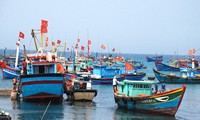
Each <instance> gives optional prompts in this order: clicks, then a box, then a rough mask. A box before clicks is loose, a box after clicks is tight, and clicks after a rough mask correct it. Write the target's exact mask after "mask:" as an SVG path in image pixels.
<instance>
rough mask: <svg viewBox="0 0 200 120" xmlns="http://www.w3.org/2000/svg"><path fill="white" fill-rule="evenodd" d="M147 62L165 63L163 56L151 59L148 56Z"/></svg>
mask: <svg viewBox="0 0 200 120" xmlns="http://www.w3.org/2000/svg"><path fill="white" fill-rule="evenodd" d="M146 59H147V62H155V61H160V62H162V61H163V56H154V57H149V56H146Z"/></svg>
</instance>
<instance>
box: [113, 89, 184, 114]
mask: <svg viewBox="0 0 200 120" xmlns="http://www.w3.org/2000/svg"><path fill="white" fill-rule="evenodd" d="M185 89H186V85H183V87H182V88H179V89H175V90H171V91H167V92H164V93H159V94H155V95H152V96H142V97H129V96H123V95H117V94H114V98H115V102H116V103H117V105H118V107H119V108H126V109H130V110H132V111H136V112H145V113H155V114H162V115H171V116H174V115H175V114H176V112H177V110H178V108H179V106H180V104H181V101H182V98H183V96H184V93H185Z"/></svg>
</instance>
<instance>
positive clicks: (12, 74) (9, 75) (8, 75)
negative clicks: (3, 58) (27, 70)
mask: <svg viewBox="0 0 200 120" xmlns="http://www.w3.org/2000/svg"><path fill="white" fill-rule="evenodd" d="M2 74H3V78H4V79H13V78H15V77H18V76H19V74H20V71H13V70H10V69H7V68H2Z"/></svg>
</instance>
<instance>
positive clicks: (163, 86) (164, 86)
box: [161, 83, 166, 92]
mask: <svg viewBox="0 0 200 120" xmlns="http://www.w3.org/2000/svg"><path fill="white" fill-rule="evenodd" d="M161 89H162V92H165V91H166V85H165V83H163V84H162V85H161Z"/></svg>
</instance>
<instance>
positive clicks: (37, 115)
mask: <svg viewBox="0 0 200 120" xmlns="http://www.w3.org/2000/svg"><path fill="white" fill-rule="evenodd" d="M48 104H49V103H48V102H25V101H20V100H18V101H12V108H13V109H14V110H15V112H13V117H12V118H13V119H14V120H24V119H26V120H27V119H29V120H31V119H32V120H36V119H37V120H38V119H41V118H42V116H43V115H44V117H43V119H44V120H55V119H56V120H59V119H63V118H64V112H63V111H64V106H63V103H62V102H61V103H54V102H52V103H50V105H49V106H48Z"/></svg>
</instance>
